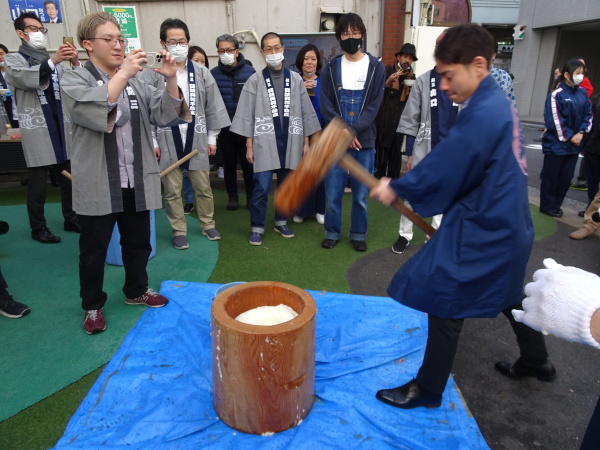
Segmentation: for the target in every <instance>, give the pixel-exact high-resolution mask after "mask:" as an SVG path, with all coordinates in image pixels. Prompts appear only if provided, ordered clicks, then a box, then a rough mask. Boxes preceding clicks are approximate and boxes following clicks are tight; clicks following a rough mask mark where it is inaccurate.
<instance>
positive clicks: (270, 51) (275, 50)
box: [263, 45, 283, 55]
mask: <svg viewBox="0 0 600 450" xmlns="http://www.w3.org/2000/svg"><path fill="white" fill-rule="evenodd" d="M282 49H283V46H281V45H276V46H275V47H265V48H264V49H263V53H264V54H265V55H272V54H275V53H279V52H281V50H282Z"/></svg>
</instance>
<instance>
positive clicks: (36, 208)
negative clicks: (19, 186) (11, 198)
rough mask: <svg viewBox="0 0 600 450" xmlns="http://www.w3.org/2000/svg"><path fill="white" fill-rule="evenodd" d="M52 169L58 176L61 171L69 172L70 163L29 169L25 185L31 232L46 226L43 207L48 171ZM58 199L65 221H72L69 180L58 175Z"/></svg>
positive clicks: (73, 216) (73, 215) (73, 213)
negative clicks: (27, 180)
mask: <svg viewBox="0 0 600 450" xmlns="http://www.w3.org/2000/svg"><path fill="white" fill-rule="evenodd" d="M50 167H54V168H55V169H56V171H57V172H58V173H59V174H60V173H61V172H62V171H63V170H66V171H67V172H70V171H71V163H70V162H69V161H66V162H64V163H62V164H55V165H54V166H40V167H30V168H29V169H28V172H29V183H28V184H27V213H28V214H29V226H30V227H31V229H32V230H39V229H40V228H42V227H45V226H46V218H45V216H44V205H45V203H46V187H47V185H48V169H49V168H50ZM58 180H59V183H60V197H61V201H62V214H63V217H64V218H65V220H67V221H73V220H75V219H76V218H77V215H76V214H75V212H74V211H73V200H72V194H71V192H72V191H71V180H69V179H68V178H66V177H64V176H63V175H59V177H58Z"/></svg>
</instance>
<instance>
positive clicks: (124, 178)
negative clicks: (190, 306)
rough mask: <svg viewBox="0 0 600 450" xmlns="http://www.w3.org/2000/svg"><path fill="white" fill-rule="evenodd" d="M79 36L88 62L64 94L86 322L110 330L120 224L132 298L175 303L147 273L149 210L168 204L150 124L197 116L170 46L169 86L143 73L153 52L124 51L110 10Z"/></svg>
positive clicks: (87, 22)
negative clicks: (108, 289)
mask: <svg viewBox="0 0 600 450" xmlns="http://www.w3.org/2000/svg"><path fill="white" fill-rule="evenodd" d="M77 39H78V41H79V44H80V45H81V46H82V47H83V48H85V50H86V51H87V53H88V55H89V61H88V62H87V63H86V64H85V66H84V68H83V69H79V70H72V71H69V72H68V75H66V76H65V78H64V81H63V85H62V94H63V97H64V102H65V112H66V113H67V115H69V116H70V118H71V121H72V124H73V125H72V135H73V143H72V158H73V203H74V207H75V210H76V211H77V213H78V214H79V222H80V223H81V238H80V240H79V252H80V253H79V283H80V295H81V299H82V308H83V310H84V311H85V315H84V322H83V328H84V330H85V332H86V333H88V334H94V333H99V332H101V331H104V330H105V329H106V320H105V319H104V316H103V314H102V308H103V307H104V304H105V303H106V300H107V295H106V293H105V292H103V291H102V286H103V282H104V260H105V259H106V252H107V249H108V245H109V242H110V238H111V235H112V232H113V228H114V226H115V223H116V224H117V225H118V227H119V231H120V233H121V247H122V252H123V263H124V267H125V284H124V286H123V293H124V294H125V303H126V304H128V305H146V306H150V307H152V308H159V307H162V306H165V305H166V304H167V302H168V300H167V299H166V298H165V297H163V296H162V295H160V294H158V293H156V292H153V291H152V289H148V273H147V271H146V265H147V263H148V257H149V256H150V252H151V250H152V247H151V245H150V210H151V209H158V208H160V207H161V199H160V175H159V170H158V164H157V162H156V157H155V155H154V146H153V145H152V129H151V126H152V125H163V126H167V125H178V124H181V123H184V122H189V121H190V120H191V115H190V111H189V109H188V108H187V105H186V103H185V102H184V101H183V95H182V93H181V91H180V90H179V88H178V87H177V78H176V76H177V73H176V67H175V61H174V60H173V57H172V56H171V55H170V54H169V53H167V52H163V55H164V57H163V67H162V68H161V69H155V70H157V71H158V73H160V74H161V75H162V76H163V77H164V78H165V80H166V89H164V88H163V89H160V90H157V89H154V88H153V87H151V86H148V85H147V84H146V83H144V82H143V81H141V80H139V79H137V78H136V75H137V74H138V72H140V71H141V70H142V65H143V64H144V63H146V62H147V60H146V54H145V53H144V52H143V50H141V49H133V50H132V51H131V52H130V53H129V54H128V55H127V57H125V48H126V47H127V40H126V39H124V38H123V35H122V34H121V31H120V28H119V24H118V22H117V21H116V19H115V18H114V17H113V16H112V15H111V14H109V13H107V12H103V11H97V12H94V13H91V14H88V15H87V16H85V17H83V18H82V19H81V20H80V21H79V23H78V25H77Z"/></svg>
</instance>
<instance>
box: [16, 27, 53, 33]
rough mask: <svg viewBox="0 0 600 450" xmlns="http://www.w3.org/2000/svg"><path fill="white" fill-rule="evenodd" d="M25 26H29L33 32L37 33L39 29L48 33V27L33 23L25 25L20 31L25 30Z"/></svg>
mask: <svg viewBox="0 0 600 450" xmlns="http://www.w3.org/2000/svg"><path fill="white" fill-rule="evenodd" d="M27 28H29V29H30V30H31V31H32V32H33V33H37V32H38V31H41V32H42V33H44V34H47V33H48V28H44V27H36V26H35V25H26V26H24V27H23V29H22V30H21V31H25V30H26V29H27Z"/></svg>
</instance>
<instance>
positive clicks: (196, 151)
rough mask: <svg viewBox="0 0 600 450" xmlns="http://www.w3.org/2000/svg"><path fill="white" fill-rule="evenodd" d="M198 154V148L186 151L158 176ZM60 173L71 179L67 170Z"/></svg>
mask: <svg viewBox="0 0 600 450" xmlns="http://www.w3.org/2000/svg"><path fill="white" fill-rule="evenodd" d="M197 154H198V150H197V149H196V150H192V151H191V152H190V153H188V154H187V155H185V156H184V157H183V158H181V159H180V160H179V161H177V162H176V163H175V164H172V165H170V166H169V167H167V168H166V169H165V170H163V171H162V172H161V173H160V177H161V178H162V177H164V176H165V175H166V174H168V173H169V172H171V171H173V170H174V169H176V168H177V167H179V166H180V165H182V164H183V163H184V162H186V161H187V160H188V159H192V158H193V157H194V156H196V155H197ZM61 175H62V176H64V177H66V178H68V179H69V180H71V181H73V176H72V175H71V174H70V173H69V172H67V171H66V170H63V171H62V172H61Z"/></svg>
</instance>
